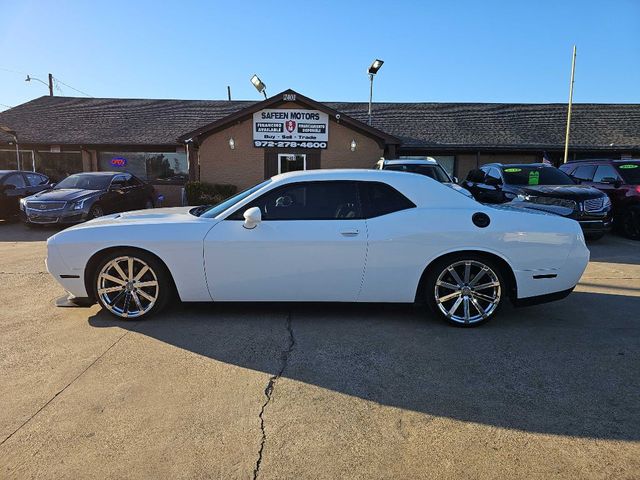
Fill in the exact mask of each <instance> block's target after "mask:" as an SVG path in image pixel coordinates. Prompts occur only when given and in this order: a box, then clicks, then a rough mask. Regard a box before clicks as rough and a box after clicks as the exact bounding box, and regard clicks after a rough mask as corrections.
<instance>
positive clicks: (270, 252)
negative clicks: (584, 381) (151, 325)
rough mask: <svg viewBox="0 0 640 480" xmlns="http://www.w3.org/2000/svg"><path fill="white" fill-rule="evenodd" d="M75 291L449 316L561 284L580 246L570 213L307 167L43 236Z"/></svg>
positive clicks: (576, 262) (140, 303)
mask: <svg viewBox="0 0 640 480" xmlns="http://www.w3.org/2000/svg"><path fill="white" fill-rule="evenodd" d="M47 246H48V257H47V268H48V271H49V272H50V273H51V274H52V275H53V276H54V277H55V279H56V280H57V281H58V282H60V283H61V284H62V286H63V287H64V288H65V289H66V290H67V291H68V292H69V293H70V295H71V298H72V299H74V298H75V299H76V300H79V299H85V300H86V299H90V300H91V301H95V300H97V301H98V302H99V303H100V305H101V306H102V307H103V308H105V309H106V310H108V311H109V312H111V313H112V314H114V315H116V316H117V317H120V318H123V319H127V318H140V317H147V316H149V315H151V314H153V313H156V312H158V311H160V310H161V309H162V308H163V307H164V306H165V305H166V303H167V302H168V301H169V300H170V299H171V298H172V297H173V296H174V295H175V294H176V293H177V295H178V297H179V298H180V300H182V301H184V302H202V301H224V302H255V301H283V302H309V301H313V302H393V303H412V302H415V301H426V303H427V304H428V305H429V306H430V307H431V308H432V310H433V311H434V312H436V313H437V314H439V315H440V316H442V317H443V318H444V319H446V320H448V321H449V322H451V323H453V324H455V325H461V326H472V325H478V324H480V323H482V322H485V321H487V320H488V319H490V318H491V317H493V316H494V315H495V314H496V312H497V311H498V310H499V308H500V307H501V306H502V305H503V304H504V303H505V301H506V300H507V298H509V299H510V300H511V301H513V302H514V303H515V304H517V305H520V304H531V303H539V302H543V301H550V300H556V299H559V298H563V297H565V296H566V295H568V294H569V293H570V292H571V291H572V290H573V288H574V287H575V285H576V284H577V282H578V280H579V279H580V276H581V275H582V273H583V271H584V269H585V267H586V265H587V262H588V260H589V251H588V249H587V248H586V246H585V244H584V238H583V235H582V231H581V229H580V226H579V225H578V223H577V222H575V221H573V220H569V219H566V218H562V217H559V216H554V215H549V214H544V213H536V212H531V213H527V212H523V211H522V210H512V209H510V208H508V207H491V206H487V205H482V204H480V203H478V202H476V201H475V200H473V199H471V198H468V197H465V196H463V195H460V194H459V193H458V192H455V191H454V190H452V189H451V188H449V187H447V186H445V185H442V184H440V183H438V182H436V181H435V180H432V179H430V178H428V177H425V176H422V175H407V174H405V173H401V172H391V171H371V170H314V171H306V172H294V173H288V174H284V175H279V176H277V177H273V178H272V179H270V180H267V181H265V182H264V183H261V184H259V185H256V186H255V187H253V188H250V189H248V190H246V191H244V192H241V193H239V194H237V195H236V196H234V197H232V198H230V199H228V200H226V201H225V202H223V203H221V204H219V205H216V206H212V207H180V208H164V209H155V210H145V211H137V212H127V213H120V214H115V215H109V216H104V217H101V218H98V219H95V220H92V221H89V222H87V223H84V224H81V225H78V226H74V227H71V228H68V229H66V230H64V231H62V232H60V233H57V234H56V235H54V236H52V237H51V238H50V239H49V241H48V242H47Z"/></svg>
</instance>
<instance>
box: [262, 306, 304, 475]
mask: <svg viewBox="0 0 640 480" xmlns="http://www.w3.org/2000/svg"><path fill="white" fill-rule="evenodd" d="M286 327H287V332H288V333H289V346H288V348H287V349H286V350H283V351H282V353H281V358H280V361H281V364H280V370H279V371H278V373H277V374H275V375H273V376H272V377H271V378H270V379H269V382H268V383H267V388H265V389H264V395H265V397H266V399H265V402H264V403H263V404H262V408H261V409H260V414H259V415H258V418H260V431H261V432H262V440H261V441H260V449H259V450H258V459H257V460H256V466H255V468H254V469H253V480H257V478H258V475H259V474H260V465H261V464H262V454H263V452H264V447H265V444H266V443H267V432H266V430H265V425H264V412H265V409H266V408H267V405H269V402H271V399H272V398H273V391H274V389H275V386H276V382H277V381H278V379H279V378H280V377H281V376H282V374H283V373H284V371H285V369H286V368H287V365H288V363H289V355H291V352H292V351H293V348H294V346H295V344H296V339H295V337H294V335H293V328H292V326H291V310H289V315H288V316H287V323H286Z"/></svg>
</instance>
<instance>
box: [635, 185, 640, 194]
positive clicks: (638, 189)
mask: <svg viewBox="0 0 640 480" xmlns="http://www.w3.org/2000/svg"><path fill="white" fill-rule="evenodd" d="M636 192H638V193H640V185H636Z"/></svg>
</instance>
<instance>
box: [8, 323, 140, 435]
mask: <svg viewBox="0 0 640 480" xmlns="http://www.w3.org/2000/svg"><path fill="white" fill-rule="evenodd" d="M129 333H130V331H129V330H127V331H126V332H124V333H123V334H122V335H120V337H118V339H117V340H116V341H115V342H113V343H112V344H111V345H110V346H109V348H107V349H106V350H105V351H104V352H102V353H101V354H100V356H99V357H98V358H96V359H95V360H94V361H93V362H91V363H90V364H89V366H88V367H86V368H85V369H84V370H82V371H81V372H80V373H79V374H78V375H76V377H75V378H74V379H73V380H71V381H70V382H69V383H67V384H66V385H65V386H64V388H62V389H61V390H59V391H58V392H57V393H56V394H55V395H54V396H53V397H51V398H50V399H49V400H48V401H47V403H45V404H44V405H42V406H41V407H40V408H39V409H38V410H37V411H36V412H35V413H34V414H33V415H31V416H30V417H29V418H27V419H26V420H25V421H24V422H23V423H22V425H20V426H19V427H18V428H16V429H15V430H14V431H13V432H12V433H11V434H9V436H8V437H6V438H5V439H4V440H2V442H0V446H2V445H4V444H5V442H6V441H7V440H9V439H10V438H11V437H13V436H14V435H15V434H16V433H18V432H19V431H20V430H21V429H22V428H23V427H24V426H25V425H26V424H28V423H29V422H30V421H31V420H33V419H34V418H35V416H36V415H38V414H39V413H40V412H41V411H42V410H44V409H45V408H46V407H47V405H49V404H50V403H51V402H53V401H54V400H55V399H56V398H57V397H58V395H60V394H61V393H62V392H64V391H65V390H66V389H67V388H69V387H70V386H71V385H72V384H73V383H74V382H75V381H76V380H78V379H79V378H80V377H81V376H82V375H84V374H85V373H86V371H87V370H89V369H90V368H91V367H93V366H94V365H95V364H96V362H97V361H98V360H100V359H101V358H102V357H104V356H105V355H106V354H107V352H109V350H111V349H112V348H113V347H115V346H116V345H117V344H118V342H119V341H120V340H122V339H123V338H124V337H125V336H127V335H128V334H129Z"/></svg>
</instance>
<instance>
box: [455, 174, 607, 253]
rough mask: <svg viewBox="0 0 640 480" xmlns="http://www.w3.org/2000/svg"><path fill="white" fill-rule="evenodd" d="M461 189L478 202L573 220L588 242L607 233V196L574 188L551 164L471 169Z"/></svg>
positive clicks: (592, 189)
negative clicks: (533, 210) (464, 189)
mask: <svg viewBox="0 0 640 480" xmlns="http://www.w3.org/2000/svg"><path fill="white" fill-rule="evenodd" d="M462 186H463V187H464V188H466V189H467V190H469V191H470V192H471V193H472V194H473V196H474V197H475V199H476V200H478V201H480V202H485V203H505V202H512V204H513V205H514V206H520V207H526V208H534V209H536V210H543V211H547V212H550V213H555V214H558V215H562V216H564V217H568V218H572V219H574V220H577V221H578V222H579V223H580V226H581V227H582V230H583V231H584V233H585V236H586V237H587V238H589V239H592V240H596V239H598V238H601V237H602V236H603V235H604V234H605V233H606V232H608V231H609V230H611V223H612V221H611V202H610V200H609V197H607V195H606V194H603V193H602V192H601V191H600V190H598V189H596V188H593V187H589V186H587V185H577V184H576V182H574V181H573V180H572V179H571V177H569V175H567V174H566V173H564V172H562V171H560V170H558V169H557V168H555V167H553V166H551V165H547V164H544V163H528V164H518V165H504V164H501V163H490V164H487V165H483V166H482V167H481V168H480V169H477V170H471V171H470V172H469V174H468V176H467V179H466V180H465V181H464V182H463V183H462Z"/></svg>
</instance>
